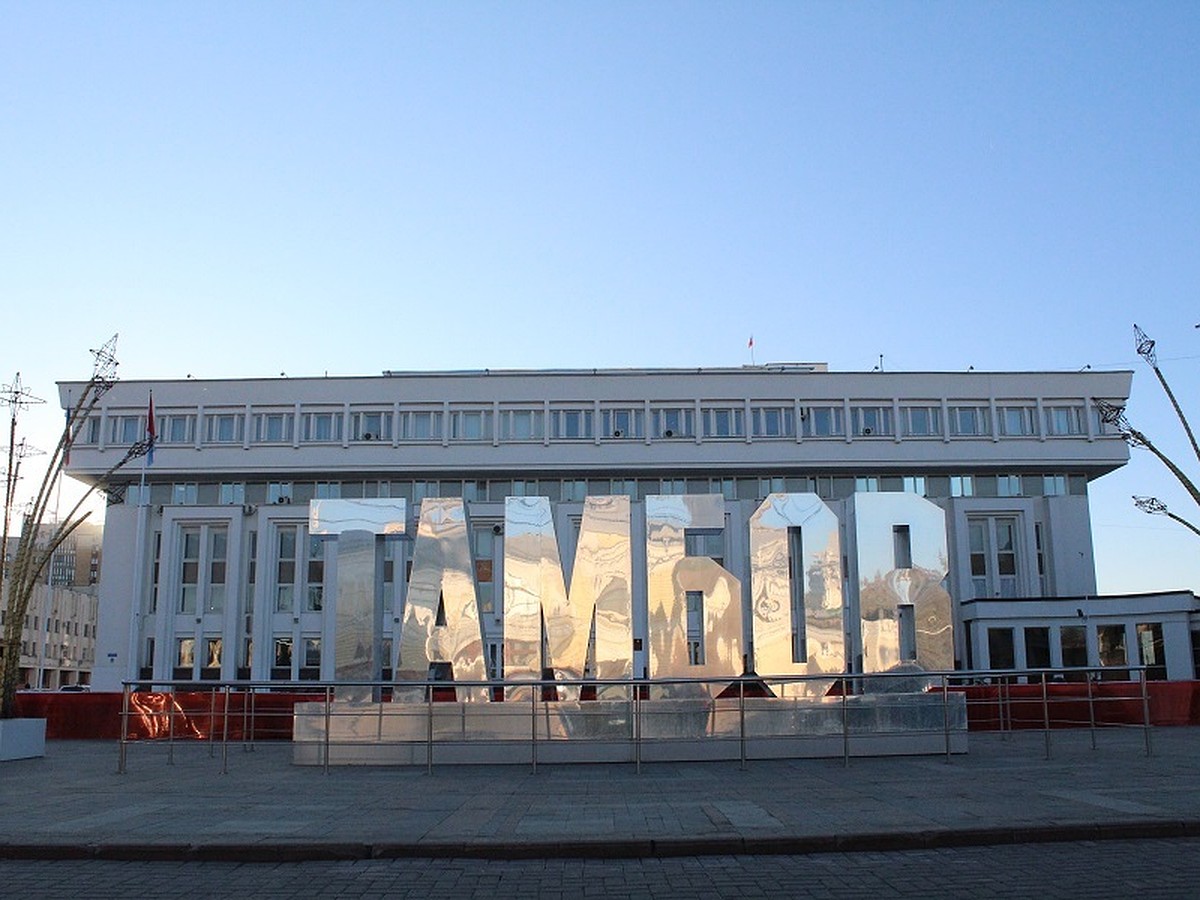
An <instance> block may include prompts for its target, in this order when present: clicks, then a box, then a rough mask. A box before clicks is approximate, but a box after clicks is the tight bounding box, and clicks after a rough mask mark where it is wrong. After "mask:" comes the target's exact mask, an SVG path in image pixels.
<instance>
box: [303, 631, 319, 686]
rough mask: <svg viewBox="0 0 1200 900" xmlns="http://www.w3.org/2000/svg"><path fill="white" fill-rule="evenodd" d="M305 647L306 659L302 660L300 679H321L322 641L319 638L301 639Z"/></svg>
mask: <svg viewBox="0 0 1200 900" xmlns="http://www.w3.org/2000/svg"><path fill="white" fill-rule="evenodd" d="M301 640H302V641H303V647H304V658H303V659H302V660H301V666H300V678H301V679H303V680H305V681H316V680H317V679H318V678H320V677H321V639H320V638H319V637H306V638H301Z"/></svg>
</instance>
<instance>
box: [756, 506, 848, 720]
mask: <svg viewBox="0 0 1200 900" xmlns="http://www.w3.org/2000/svg"><path fill="white" fill-rule="evenodd" d="M796 538H798V540H796ZM796 544H798V545H799V546H798V547H797V546H795V545H796ZM795 550H799V551H800V553H799V558H795V553H794V551H795ZM793 598H796V599H800V598H802V604H796V603H794V600H793ZM750 610H751V628H752V634H753V641H754V670H755V672H757V673H759V674H760V675H763V676H764V677H766V678H769V677H770V676H772V675H823V674H841V673H842V672H844V671H845V668H846V640H845V634H844V632H843V628H844V625H843V621H842V613H843V602H842V550H841V538H840V536H839V532H838V520H837V516H836V515H834V513H833V510H831V509H830V508H829V507H828V506H826V505H825V504H824V503H823V502H822V501H821V498H820V497H818V496H817V495H816V494H771V495H770V496H768V497H767V499H766V500H764V501H763V503H762V505H761V506H760V507H759V508H758V509H757V510H756V511H755V512H754V514H753V515H752V516H751V517H750ZM830 685H831V682H830V681H829V680H826V679H822V680H821V681H802V682H784V683H782V684H780V685H778V686H776V687H775V692H776V694H777V695H779V696H784V697H823V696H825V694H826V692H827V691H828V690H829V687H830Z"/></svg>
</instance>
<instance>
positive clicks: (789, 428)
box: [750, 406, 796, 438]
mask: <svg viewBox="0 0 1200 900" xmlns="http://www.w3.org/2000/svg"><path fill="white" fill-rule="evenodd" d="M750 420H751V423H752V424H751V429H752V434H753V435H754V437H756V438H787V437H795V436H796V411H795V410H794V409H793V408H792V407H790V406H758V407H755V408H754V409H752V410H751V411H750Z"/></svg>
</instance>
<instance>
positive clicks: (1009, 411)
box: [996, 406, 1037, 437]
mask: <svg viewBox="0 0 1200 900" xmlns="http://www.w3.org/2000/svg"><path fill="white" fill-rule="evenodd" d="M996 415H997V417H998V418H999V424H1000V433H1001V434H1002V435H1005V436H1007V437H1026V436H1028V435H1033V434H1037V410H1036V409H1034V408H1033V407H1032V406H1001V407H1000V408H999V409H997V410H996Z"/></svg>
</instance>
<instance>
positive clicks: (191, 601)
mask: <svg viewBox="0 0 1200 900" xmlns="http://www.w3.org/2000/svg"><path fill="white" fill-rule="evenodd" d="M180 550H181V552H180V554H179V556H180V560H181V566H180V571H179V605H178V610H179V612H181V613H194V612H195V611H196V595H197V594H198V593H199V591H200V529H199V528H184V529H183V530H182V532H181V533H180Z"/></svg>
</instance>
